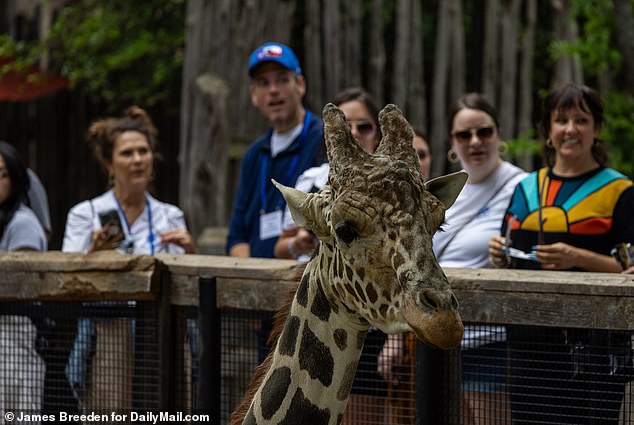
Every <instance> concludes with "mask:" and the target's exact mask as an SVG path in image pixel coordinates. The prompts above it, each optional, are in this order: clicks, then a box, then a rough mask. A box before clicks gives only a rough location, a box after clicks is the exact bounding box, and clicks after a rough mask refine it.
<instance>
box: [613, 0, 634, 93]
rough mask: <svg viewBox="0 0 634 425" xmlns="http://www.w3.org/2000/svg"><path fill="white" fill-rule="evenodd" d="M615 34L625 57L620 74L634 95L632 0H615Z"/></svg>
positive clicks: (622, 55)
mask: <svg viewBox="0 0 634 425" xmlns="http://www.w3.org/2000/svg"><path fill="white" fill-rule="evenodd" d="M614 27H615V28H614V29H615V31H614V34H615V38H616V44H617V46H618V48H619V51H620V52H621V57H622V59H623V62H622V69H621V72H620V75H622V76H623V84H624V86H625V89H626V90H627V91H628V92H629V93H630V95H631V96H634V18H633V14H632V2H631V0H614Z"/></svg>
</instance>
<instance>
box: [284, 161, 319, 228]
mask: <svg viewBox="0 0 634 425" xmlns="http://www.w3.org/2000/svg"><path fill="white" fill-rule="evenodd" d="M329 172H330V164H328V163H327V162H324V163H323V164H321V165H320V166H319V167H312V168H309V169H308V170H306V171H304V172H303V173H302V174H301V175H300V176H299V177H298V178H297V181H296V182H295V189H297V190H301V191H302V192H306V193H308V192H310V191H312V190H313V188H315V189H317V190H321V189H323V188H324V186H326V183H328V173H329ZM295 227H297V225H296V224H295V221H293V217H292V216H291V210H290V209H289V208H288V205H287V206H286V210H285V211H284V218H283V221H282V228H283V229H284V230H289V229H294V228H295Z"/></svg>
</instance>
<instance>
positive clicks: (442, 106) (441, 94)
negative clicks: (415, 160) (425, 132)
mask: <svg viewBox="0 0 634 425" xmlns="http://www.w3.org/2000/svg"><path fill="white" fill-rule="evenodd" d="M450 12H451V11H450V8H449V2H448V1H441V2H439V3H438V20H437V30H436V47H435V53H434V77H433V80H434V81H433V84H432V112H431V114H432V122H431V140H430V143H431V146H432V153H433V154H432V156H433V160H432V175H435V176H437V175H440V174H443V173H444V171H445V158H446V153H447V143H446V142H447V130H446V129H447V75H448V73H449V49H450V43H451V38H450V37H451V31H453V28H452V27H451V16H450Z"/></svg>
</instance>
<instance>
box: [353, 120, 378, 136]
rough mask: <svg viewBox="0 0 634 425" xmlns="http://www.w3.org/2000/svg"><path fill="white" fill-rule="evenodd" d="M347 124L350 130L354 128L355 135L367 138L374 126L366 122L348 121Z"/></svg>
mask: <svg viewBox="0 0 634 425" xmlns="http://www.w3.org/2000/svg"><path fill="white" fill-rule="evenodd" d="M348 124H349V125H350V130H353V129H354V128H356V129H357V133H359V134H360V135H361V136H368V135H370V134H371V133H372V132H373V131H374V124H372V123H371V122H368V121H359V122H355V121H348Z"/></svg>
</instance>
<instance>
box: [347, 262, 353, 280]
mask: <svg viewBox="0 0 634 425" xmlns="http://www.w3.org/2000/svg"><path fill="white" fill-rule="evenodd" d="M346 275H347V276H348V280H350V281H352V278H353V277H354V273H353V271H352V269H351V268H350V267H349V266H347V265H346Z"/></svg>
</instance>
